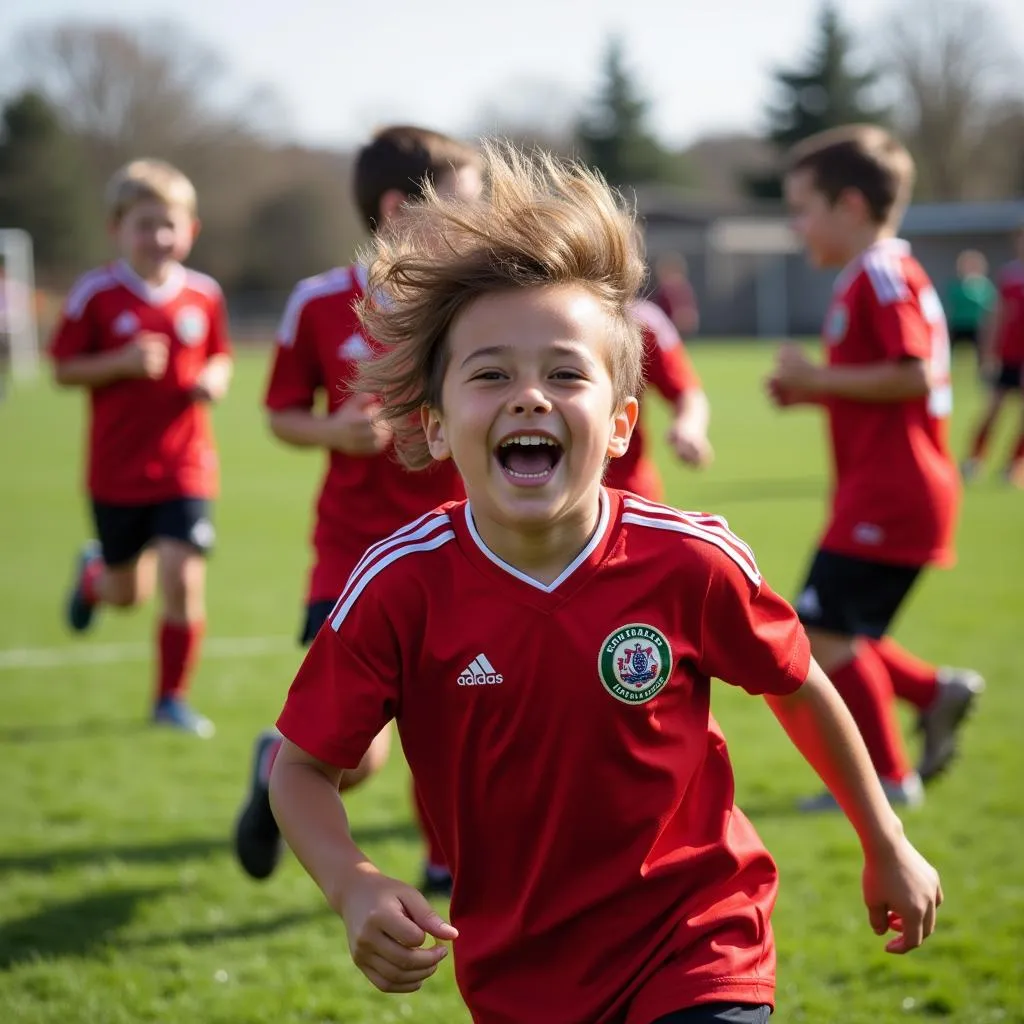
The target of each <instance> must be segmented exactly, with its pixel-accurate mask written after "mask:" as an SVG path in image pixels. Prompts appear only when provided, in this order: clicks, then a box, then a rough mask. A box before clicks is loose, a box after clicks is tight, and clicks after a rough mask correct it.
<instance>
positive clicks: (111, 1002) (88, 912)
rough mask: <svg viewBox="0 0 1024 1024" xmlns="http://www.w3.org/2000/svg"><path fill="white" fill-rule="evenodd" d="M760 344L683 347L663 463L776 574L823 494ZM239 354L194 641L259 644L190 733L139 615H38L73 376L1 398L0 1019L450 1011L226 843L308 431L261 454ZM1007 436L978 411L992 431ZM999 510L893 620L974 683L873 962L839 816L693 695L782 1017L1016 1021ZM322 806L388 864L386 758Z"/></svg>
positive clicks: (913, 830)
mask: <svg viewBox="0 0 1024 1024" xmlns="http://www.w3.org/2000/svg"><path fill="white" fill-rule="evenodd" d="M769 355H770V347H769V346H766V345H760V346H757V345H742V346H741V345H731V344H715V343H707V344H705V345H702V346H699V347H697V348H696V349H695V351H694V357H695V361H696V363H697V365H698V368H699V370H700V372H701V373H702V375H703V377H704V380H705V384H706V386H707V389H708V392H709V394H710V396H711V399H712V403H713V407H714V419H713V440H714V443H715V446H716V449H717V455H718V458H717V462H716V464H715V466H714V467H713V468H712V469H711V470H709V471H708V472H707V473H706V474H703V475H696V474H693V473H690V472H687V471H685V470H683V469H680V468H677V467H675V466H673V465H670V464H669V463H668V462H667V461H665V462H663V465H664V469H665V472H666V477H667V480H668V487H669V493H670V497H671V499H672V500H673V501H674V502H675V503H677V504H680V505H682V506H684V507H690V508H702V509H708V510H712V511H717V512H722V513H724V514H725V515H727V516H728V518H729V520H730V522H731V524H732V526H733V527H734V529H736V530H737V531H738V532H739V533H740V534H741V535H742V536H744V537H745V538H746V539H747V540H749V541H750V542H751V544H752V545H753V546H754V547H755V550H756V551H757V552H758V555H759V559H760V562H761V567H762V569H763V571H764V573H765V575H766V576H767V577H768V579H769V580H770V581H772V582H773V584H774V585H775V586H776V588H777V589H779V590H781V591H782V592H783V593H788V594H792V592H793V590H794V588H795V586H796V585H797V583H798V581H799V578H800V576H801V573H802V571H803V569H804V566H805V563H806V559H807V556H808V554H809V551H810V548H811V545H812V543H813V540H814V537H815V534H816V531H817V530H818V527H819V525H820V523H821V517H822V513H823V502H824V495H825V479H824V472H825V471H824V466H825V461H824V448H823V443H822V440H823V435H822V428H821V426H820V424H819V422H818V418H817V416H816V415H815V414H814V413H813V412H810V411H801V412H791V413H788V414H786V415H780V414H776V413H774V412H772V411H771V410H770V409H769V408H768V407H767V405H766V403H765V402H764V401H763V400H762V398H761V395H760V379H761V377H762V375H763V373H764V371H765V370H766V368H767V365H768V361H769ZM264 359H265V354H264V353H258V354H254V355H252V356H249V357H246V358H244V359H242V360H241V364H240V366H239V372H238V375H237V379H236V384H235V388H234V392H233V394H232V396H231V398H230V400H229V401H228V403H227V404H226V405H225V406H224V407H223V408H222V409H220V410H219V411H218V413H217V427H218V432H219V436H220V441H221V449H222V454H223V466H224V499H223V501H222V502H221V503H220V505H219V508H218V526H219V532H220V538H219V546H218V551H217V554H216V557H215V558H214V560H213V561H212V562H211V564H210V599H209V606H210V635H211V637H214V638H217V637H220V638H224V637H270V638H278V641H279V642H277V644H276V646H273V647H272V649H270V650H269V651H262V652H259V653H250V654H243V655H238V656H235V657H218V658H210V659H208V660H206V661H205V662H204V664H203V665H202V668H201V670H200V673H199V678H198V680H197V684H196V701H197V704H198V705H199V706H200V707H201V708H202V709H203V710H204V711H206V712H208V713H209V714H210V715H211V716H212V717H213V718H214V719H215V720H216V722H217V724H218V727H219V733H218V735H217V738H216V739H215V740H213V741H212V742H208V743H204V742H202V741H196V740H191V739H188V738H185V737H181V736H176V735H168V734H167V733H165V732H155V731H152V730H151V729H149V728H147V727H145V726H143V725H142V724H141V723H142V718H143V715H144V713H145V711H146V705H147V697H148V691H149V686H150V682H149V676H150V669H149V665H148V662H147V660H146V655H145V649H144V647H143V646H142V645H145V644H146V643H148V640H149V637H150V635H151V632H152V628H153V626H152V612H151V611H150V610H147V611H145V612H143V613H141V614H137V615H134V616H125V617H118V616H115V615H104V616H103V618H102V620H101V621H100V622H99V623H98V628H97V629H96V631H95V635H94V636H91V637H89V638H88V639H86V640H77V641H76V640H72V639H71V638H70V637H69V636H68V635H67V634H66V633H65V631H64V629H63V627H62V625H61V622H60V618H59V615H58V609H59V605H60V602H61V600H62V595H63V591H64V588H65V585H66V582H67V578H68V575H69V571H70V564H71V555H72V551H73V549H74V547H75V545H76V544H77V543H78V541H79V540H80V539H81V538H82V537H83V536H84V531H85V529H86V517H85V509H84V503H83V501H82V499H81V496H80V492H79V478H80V470H79V468H78V467H79V455H80V449H81V446H82V436H83V426H82V424H83V420H82V415H81V414H82V409H81V400H80V398H79V397H78V396H76V395H74V394H68V393H63V394H58V393H55V392H54V391H53V390H52V389H51V388H50V387H49V386H48V385H47V384H40V385H38V386H36V387H32V388H25V389H23V390H21V391H19V392H17V393H15V394H14V396H13V397H11V398H9V399H8V400H7V402H6V403H5V404H3V405H0V466H2V467H3V470H4V471H3V474H2V477H0V489H2V490H0V510H2V511H0V516H2V520H0V523H2V533H0V536H2V551H3V571H2V573H0V751H2V756H3V760H2V766H3V767H2V780H3V785H2V786H0V822H2V824H0V1022H5V1024H6V1022H14V1021H18V1022H22V1024H42V1022H47V1024H51V1022H52V1024H58V1022H59V1024H121V1022H124V1024H128V1022H132V1024H135V1022H143V1021H168V1022H175V1024H176V1022H185V1021H188V1022H197V1024H207V1022H210V1024H214V1022H222V1024H229V1022H230V1024H243V1022H250V1021H251V1022H267V1024H270V1022H274V1024H279V1022H282V1021H284V1022H289V1024H291V1022H295V1024H300V1022H303V1024H305V1022H308V1024H328V1022H338V1024H340V1022H345V1024H352V1022H364V1021H365V1022H371V1024H378V1022H386V1021H402V1020H409V1021H415V1022H422V1024H458V1022H460V1021H466V1020H468V1017H467V1015H466V1014H465V1011H464V1010H463V1009H462V1007H461V1003H460V1001H459V998H458V994H457V992H456V990H455V987H454V983H453V981H452V976H451V972H450V968H449V967H447V966H445V967H444V968H443V970H442V972H441V974H440V975H439V976H437V977H435V978H434V979H432V980H431V981H430V983H429V984H428V985H427V986H426V988H425V989H424V990H423V991H422V992H420V993H418V994H416V995H413V996H409V997H386V996H382V995H380V994H379V993H377V992H376V991H375V990H373V989H371V987H370V985H369V983H368V982H366V981H364V980H363V979H362V977H361V975H359V974H358V973H357V972H356V971H355V969H354V968H353V967H352V965H351V963H350V961H349V958H348V951H347V945H346V939H345V933H344V930H343V928H342V926H341V924H340V922H339V921H337V920H335V919H333V918H332V916H331V915H330V914H329V913H328V912H327V911H326V910H325V909H324V906H323V903H322V901H321V899H320V896H319V893H318V892H317V891H316V890H315V888H314V887H313V885H312V883H311V882H310V881H309V880H308V879H307V878H306V877H305V875H304V874H303V873H302V872H301V870H300V869H299V868H298V866H297V865H296V864H295V863H294V862H293V861H289V862H287V863H286V864H285V865H284V866H283V868H282V870H281V871H280V873H279V874H278V875H277V876H276V877H275V878H274V879H273V880H272V881H271V882H269V883H267V884H263V885H256V884H254V883H251V882H250V881H248V880H247V879H246V878H244V877H243V876H242V875H241V874H240V872H239V871H238V870H237V868H236V867H235V865H234V863H233V861H232V859H231V855H230V852H229V848H228V835H229V832H230V829H231V823H232V818H233V816H234V813H235V810H236V804H237V801H238V800H239V797H240V795H241V791H242V787H243V783H244V780H245V776H246V773H247V769H248V758H249V744H250V739H251V737H252V735H253V733H254V732H255V731H256V730H257V729H258V728H260V727H261V726H263V725H264V724H265V723H267V722H268V721H269V720H270V719H271V718H272V716H273V715H274V714H275V713H276V711H277V709H278V707H279V705H280V702H281V699H282V696H283V693H284V690H285V688H286V686H287V684H288V682H289V681H290V678H291V675H292V673H293V671H294V669H295V667H296V663H297V661H298V659H299V652H298V649H297V648H296V647H294V646H293V645H292V642H291V639H292V635H293V634H294V632H295V630H296V629H297V628H298V621H299V609H300V602H301V599H302V589H303V586H304V578H305V573H306V568H307V557H308V556H307V549H306V537H307V533H308V515H309V510H310V505H311V501H312V497H313V492H314V487H315V483H316V479H317V476H318V473H319V469H320V460H319V458H318V457H317V456H316V455H315V454H310V455H301V454H296V453H294V452H286V451H283V450H282V449H281V448H280V447H279V446H276V445H275V444H273V443H272V442H271V441H270V440H269V439H268V437H267V435H266V431H265V429H264V427H263V424H262V422H261V418H260V415H259V412H258V408H257V401H258V392H259V389H260V386H261V383H262V379H263V375H264ZM957 384H958V396H959V397H958V401H959V405H958V411H957V418H956V422H955V427H956V434H957V436H958V437H962V436H963V434H964V432H965V429H966V426H967V421H968V417H969V414H970V413H971V411H972V409H973V408H974V407H975V405H976V401H977V395H976V389H975V387H974V382H973V378H972V375H971V369H970V366H969V363H968V362H967V360H966V358H965V357H961V358H959V359H958V365H957ZM651 405H652V407H653V406H655V405H656V403H655V402H653V401H652V403H651ZM651 411H652V412H653V413H655V415H654V419H655V420H656V422H657V424H659V425H660V423H662V422H663V420H662V419H661V418H660V414H658V413H657V411H656V410H655V409H653V408H652V410H651ZM1018 415H1019V413H1014V414H1013V419H1014V421H1016V418H1017V416H1018ZM1015 425H1016V424H1015V423H1014V426H1015ZM1011 429H1012V428H1011V424H1010V423H1009V422H1007V423H1006V424H1004V427H1003V431H1002V433H1001V436H1000V439H999V443H998V446H999V448H1000V450H1005V447H1006V445H1007V444H1008V443H1009V437H1008V435H1009V432H1010V430H1011ZM659 432H660V428H659ZM1022 518H1024V493H1020V492H1012V491H1010V490H1008V489H1007V488H1006V487H1004V486H1003V485H1002V484H1001V483H1000V482H999V481H998V480H996V479H994V477H993V478H990V479H985V480H983V481H980V482H978V483H977V484H976V485H974V486H973V487H972V488H971V490H970V493H969V494H968V496H967V499H966V503H965V507H964V515H963V522H962V526H961V530H960V535H959V548H960V564H959V566H958V568H956V569H955V570H954V571H952V572H935V573H933V574H931V575H929V576H928V577H927V579H926V580H925V582H924V584H923V585H922V586H921V587H920V589H919V590H918V591H916V592H915V594H914V595H913V599H912V600H911V601H910V603H909V606H908V607H907V608H906V610H905V613H904V614H903V615H902V617H901V619H900V621H899V623H898V626H897V635H898V636H899V637H900V638H901V639H903V640H904V641H906V642H907V643H908V644H909V645H910V646H911V647H913V648H914V649H915V650H917V651H919V652H920V653H922V654H923V655H925V656H927V657H930V658H932V659H935V660H937V661H940V662H948V663H952V664H970V665H974V666H976V667H977V668H979V669H981V670H982V671H983V672H984V673H985V675H986V676H987V678H988V680H989V692H988V694H987V695H986V697H985V699H984V702H983V705H982V707H981V709H980V712H979V714H978V716H977V717H976V719H975V720H974V721H973V722H972V723H971V724H970V726H969V728H968V732H967V736H966V744H965V746H966V749H965V753H964V757H963V759H962V761H961V763H960V764H959V765H958V766H957V768H956V770H955V771H953V772H952V773H951V774H950V775H949V776H948V777H947V778H945V779H943V780H941V781H940V782H939V783H938V784H936V786H935V787H934V789H933V790H932V791H931V792H930V794H929V801H928V805H927V807H926V808H925V809H923V810H922V811H920V812H918V813H914V814H912V815H910V816H908V828H909V831H910V834H911V836H912V837H913V839H914V840H915V841H916V842H917V843H918V844H919V846H920V847H921V849H922V850H923V851H924V852H925V853H926V854H927V855H928V856H929V857H931V858H933V859H934V861H935V862H936V864H937V865H938V866H939V868H940V870H941V872H942V875H943V881H944V885H945V890H946V896H947V904H946V906H945V907H943V909H942V912H941V927H940V930H939V932H938V933H937V935H936V936H935V938H934V939H933V940H932V942H931V943H930V944H929V946H927V947H926V948H925V949H923V950H921V951H919V952H917V953H916V954H914V955H913V956H910V957H907V958H904V959H899V958H895V957H890V956H887V955H886V954H884V953H883V951H882V941H881V940H879V939H877V938H876V937H874V936H873V935H872V934H871V932H870V930H869V929H868V927H867V922H866V917H865V912H864V910H863V908H862V906H861V903H860V897H859V889H858V878H859V860H858V850H857V847H856V844H855V841H854V839H853V838H852V835H851V832H850V830H849V828H848V827H847V826H846V825H845V823H844V822H843V821H842V820H830V819H814V820H808V819H804V818H801V817H798V816H796V815H794V814H793V813H792V811H791V807H792V804H793V801H794V800H795V799H796V798H797V797H799V796H801V795H802V794H805V793H807V792H809V791H813V790H815V789H816V786H815V783H814V780H813V778H812V776H811V773H810V771H809V769H807V768H806V767H805V766H804V765H803V763H802V762H801V760H800V758H799V756H798V755H797V754H796V753H795V751H794V750H793V749H792V748H791V747H790V746H789V744H788V742H787V740H786V739H785V737H784V736H783V734H782V733H781V731H780V730H779V729H778V727H777V726H776V724H775V723H774V721H773V720H772V718H771V716H770V715H769V713H768V712H767V709H766V708H765V707H764V706H763V704H762V703H761V702H759V701H757V700H756V699H753V698H749V697H746V696H744V695H742V694H738V693H735V692H733V691H731V690H727V688H725V687H721V688H720V692H718V693H717V694H716V698H715V699H716V707H715V710H716V712H717V713H718V714H719V716H720V718H721V719H722V721H723V724H724V727H725V730H726V734H727V736H728V737H729V739H730V746H731V750H732V754H733V758H734V761H735V765H736V774H737V778H738V798H739V802H740V804H741V805H742V806H743V807H745V808H746V809H747V810H748V811H749V813H750V814H751V816H752V817H753V819H754V820H755V822H756V824H757V825H758V827H759V829H760V831H761V834H762V835H763V837H764V839H765V840H766V842H767V843H768V845H769V847H770V848H771V850H772V851H773V852H774V854H775V855H776V858H777V860H778V862H779V864H780V868H781V873H782V894H781V898H780V901H779V905H778V909H777V912H776V915H775V927H776V934H777V937H778V944H779V991H778V998H779V1012H778V1017H777V1019H778V1020H780V1021H782V1022H790V1021H793V1022H796V1021H804V1022H814V1024H823V1022H825V1024H829V1022H843V1024H869V1022H871V1024H874V1022H889V1021H902V1020H917V1019H924V1018H929V1019H931V1018H944V1019H945V1020H948V1021H956V1022H962V1024H986V1022H997V1021H998V1022H1024V967H1022V962H1024V858H1022V856H1021V853H1020V849H1021V842H1022V839H1024V815H1022V809H1021V808H1022V804H1021V787H1022V784H1024V753H1022V749H1021V745H1020V742H1019V735H1020V728H1021V723H1022V722H1024V695H1022V694H1021V690H1020V688H1019V687H1020V680H1019V679H1018V678H1017V675H1018V672H1019V670H1020V667H1021V664H1022V659H1021V654H1020V651H1021V645H1020V644H1021V641H1020V638H1021V629H1022V622H1024V596H1022V595H1024V590H1022V588H1021V583H1020V581H1021V579H1022V578H1024V538H1022V533H1021V522H1022ZM109 644H128V645H135V646H134V647H132V646H129V647H127V648H122V649H121V652H120V653H121V654H122V658H121V660H118V661H112V662H101V661H97V660H94V661H93V662H91V663H90V662H88V661H85V660H81V659H84V658H85V657H88V656H89V652H90V650H92V649H97V653H98V654H99V655H102V653H103V648H105V647H106V645H109ZM24 648H32V649H39V648H42V649H47V650H51V649H54V648H56V649H58V651H57V653H58V654H64V655H67V656H68V660H67V661H66V662H65V663H60V664H51V665H49V666H37V667H31V668H11V667H10V664H11V661H12V658H13V657H14V656H13V655H11V654H10V653H3V652H10V651H11V650H12V649H24ZM136 650H139V651H141V652H142V653H141V654H139V655H138V656H135V651H136ZM115 653H117V652H115ZM79 654H80V655H81V659H80V660H78V661H77V662H76V660H75V657H76V656H77V655H79ZM37 657H38V655H37ZM93 657H94V658H95V657H96V655H94V656H93ZM125 657H128V658H129V659H130V660H124V658H125ZM350 813H351V816H352V819H353V822H354V827H355V828H356V830H357V832H358V836H359V838H360V840H361V842H362V843H363V844H364V846H365V848H366V849H367V850H368V851H369V852H370V854H371V855H372V856H373V857H375V858H376V859H377V860H378V862H379V864H380V865H381V866H382V867H383V868H384V869H385V870H387V871H390V872H394V873H396V874H398V875H400V876H404V877H407V878H410V879H412V878H414V877H415V876H416V874H417V873H418V857H419V845H418V841H417V839H416V835H415V832H414V830H413V828H412V825H411V823H410V813H409V801H408V792H407V780H406V776H405V769H404V766H403V765H402V763H401V759H400V758H397V757H396V758H392V761H391V763H390V765H389V766H388V769H387V770H386V772H385V773H384V774H383V776H382V777H380V778H378V779H376V780H374V781H373V782H372V783H371V784H370V785H368V786H366V787H364V788H363V789H362V790H361V791H359V792H357V793H355V794H353V795H352V797H351V801H350ZM597 938H598V937H597V936H595V939H597ZM524 1024H528V1022H524Z"/></svg>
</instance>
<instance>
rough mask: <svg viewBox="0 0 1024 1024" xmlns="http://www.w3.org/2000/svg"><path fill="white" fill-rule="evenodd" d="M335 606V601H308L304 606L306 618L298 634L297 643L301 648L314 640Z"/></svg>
mask: <svg viewBox="0 0 1024 1024" xmlns="http://www.w3.org/2000/svg"><path fill="white" fill-rule="evenodd" d="M336 604H337V601H310V603H309V604H307V605H306V618H305V619H304V620H303V623H302V629H301V631H300V632H299V643H300V644H302V646H303V647H308V646H309V645H310V644H311V643H312V642H313V641H314V640H315V639H316V635H317V633H319V632H320V627H321V626H322V625H323V624H324V623H325V622H326V621H327V616H328V615H330V614H331V609H332V608H333V607H334V606H335V605H336Z"/></svg>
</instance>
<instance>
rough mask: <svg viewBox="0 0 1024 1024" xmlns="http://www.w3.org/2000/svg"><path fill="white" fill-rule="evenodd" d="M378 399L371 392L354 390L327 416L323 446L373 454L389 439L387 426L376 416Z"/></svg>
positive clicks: (340, 450) (343, 450)
mask: <svg viewBox="0 0 1024 1024" xmlns="http://www.w3.org/2000/svg"><path fill="white" fill-rule="evenodd" d="M379 412H380V403H379V402H378V401H377V400H376V399H375V398H374V397H373V396H372V395H364V394H355V395H352V397H351V398H349V399H348V401H346V402H345V403H344V405H342V406H341V407H340V408H339V409H337V410H336V411H335V412H333V413H331V415H330V416H328V417H327V419H326V422H325V427H326V430H327V438H326V446H327V447H328V448H333V449H334V450H335V451H339V452H344V453H345V454H346V455H376V454H378V453H379V452H382V451H384V449H385V448H387V446H388V444H389V443H390V441H391V429H390V428H389V427H388V425H387V424H386V423H384V422H383V421H382V420H379V419H377V414H378V413H379Z"/></svg>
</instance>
